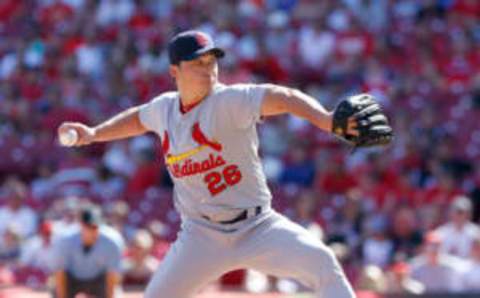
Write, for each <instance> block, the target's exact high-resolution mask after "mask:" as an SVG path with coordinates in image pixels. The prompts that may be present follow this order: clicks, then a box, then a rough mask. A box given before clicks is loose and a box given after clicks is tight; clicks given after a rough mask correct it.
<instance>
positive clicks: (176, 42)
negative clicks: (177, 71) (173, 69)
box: [168, 31, 225, 64]
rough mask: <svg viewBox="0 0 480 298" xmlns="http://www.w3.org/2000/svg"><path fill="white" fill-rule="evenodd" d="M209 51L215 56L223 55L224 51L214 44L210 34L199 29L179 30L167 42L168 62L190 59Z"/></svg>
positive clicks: (175, 62)
mask: <svg viewBox="0 0 480 298" xmlns="http://www.w3.org/2000/svg"><path fill="white" fill-rule="evenodd" d="M209 52H210V53H213V54H214V55H215V57H217V58H222V57H223V56H225V52H224V51H223V50H222V49H221V48H218V47H216V46H215V44H214V43H213V40H212V38H211V37H210V35H208V34H206V33H204V32H201V31H185V32H181V33H179V34H177V35H175V36H174V37H173V38H172V39H171V40H170V42H169V44H168V58H169V59H170V64H179V63H180V62H181V61H190V60H193V59H196V58H198V57H199V56H201V55H203V54H205V53H209Z"/></svg>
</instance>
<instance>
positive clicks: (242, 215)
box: [202, 206, 262, 225]
mask: <svg viewBox="0 0 480 298" xmlns="http://www.w3.org/2000/svg"><path fill="white" fill-rule="evenodd" d="M260 213H262V206H257V207H255V216H257V215H259V214H260ZM202 217H203V218H205V219H207V220H210V221H212V220H211V219H210V217H208V216H206V215H203V216H202ZM247 218H248V209H245V210H243V211H242V212H241V213H240V214H239V215H238V216H237V217H235V218H233V219H229V220H222V221H216V222H215V223H219V224H222V225H232V224H234V223H237V222H239V221H242V220H245V219H247Z"/></svg>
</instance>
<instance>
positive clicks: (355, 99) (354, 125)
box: [332, 93, 393, 148]
mask: <svg viewBox="0 0 480 298" xmlns="http://www.w3.org/2000/svg"><path fill="white" fill-rule="evenodd" d="M332 132H333V133H334V134H335V135H337V136H338V137H340V138H341V139H343V140H346V141H347V142H348V143H350V144H352V145H353V146H354V147H355V148H360V147H371V146H378V145H380V146H383V145H387V144H389V143H390V142H391V140H392V139H393V130H392V128H391V127H390V125H389V124H388V119H387V117H386V116H385V114H384V113H383V112H382V109H381V107H380V105H379V104H378V103H377V102H376V101H375V99H374V98H373V96H372V95H370V94H366V93H363V94H358V95H353V96H350V97H348V98H347V99H345V100H342V101H341V102H340V103H339V104H338V105H337V107H336V108H335V110H334V111H333V123H332Z"/></svg>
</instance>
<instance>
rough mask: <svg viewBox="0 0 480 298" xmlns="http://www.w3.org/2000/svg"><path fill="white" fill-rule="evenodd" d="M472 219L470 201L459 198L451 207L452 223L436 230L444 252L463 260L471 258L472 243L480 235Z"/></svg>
mask: <svg viewBox="0 0 480 298" xmlns="http://www.w3.org/2000/svg"><path fill="white" fill-rule="evenodd" d="M471 217H472V202H471V201H470V199H469V198H467V197H465V196H459V197H457V198H456V199H455V200H454V201H453V203H452V205H451V209H450V221H449V222H448V223H446V224H444V225H442V226H440V227H439V228H438V229H437V230H436V232H437V234H438V236H439V237H440V241H441V249H442V251H443V252H445V253H448V254H451V255H455V256H458V257H462V258H468V257H469V255H470V251H471V249H472V242H473V240H474V239H475V237H476V236H477V235H478V234H480V228H479V226H478V225H476V224H474V223H473V222H471Z"/></svg>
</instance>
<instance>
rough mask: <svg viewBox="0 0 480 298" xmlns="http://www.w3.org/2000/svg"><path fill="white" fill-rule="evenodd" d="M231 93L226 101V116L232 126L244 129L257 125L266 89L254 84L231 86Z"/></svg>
mask: <svg viewBox="0 0 480 298" xmlns="http://www.w3.org/2000/svg"><path fill="white" fill-rule="evenodd" d="M232 89H233V90H232V93H231V94H230V96H228V97H229V100H227V101H226V103H227V106H226V107H225V109H226V110H227V113H226V114H227V115H228V117H229V119H231V121H232V122H233V126H234V127H236V128H239V129H245V128H248V127H251V126H252V125H255V124H256V123H258V122H259V121H260V119H261V108H262V102H263V98H264V95H265V91H266V87H265V86H261V85H255V84H245V85H235V86H232Z"/></svg>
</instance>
